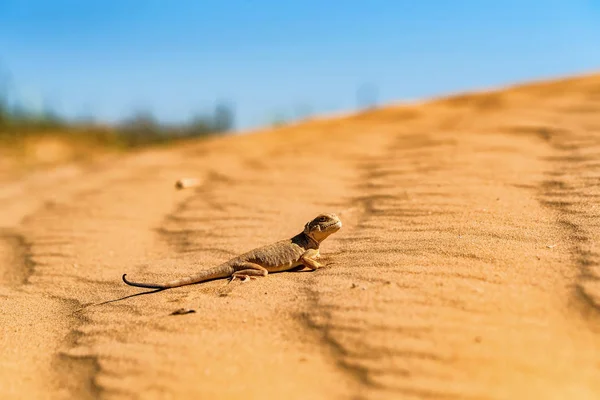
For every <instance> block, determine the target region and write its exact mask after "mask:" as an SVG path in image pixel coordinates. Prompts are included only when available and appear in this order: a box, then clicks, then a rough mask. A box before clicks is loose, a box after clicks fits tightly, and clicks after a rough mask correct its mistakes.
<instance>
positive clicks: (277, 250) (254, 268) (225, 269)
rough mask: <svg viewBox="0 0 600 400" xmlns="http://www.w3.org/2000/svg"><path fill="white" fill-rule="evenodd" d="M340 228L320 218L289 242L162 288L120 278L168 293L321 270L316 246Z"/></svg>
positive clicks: (331, 218)
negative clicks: (300, 269) (208, 283)
mask: <svg viewBox="0 0 600 400" xmlns="http://www.w3.org/2000/svg"><path fill="white" fill-rule="evenodd" d="M341 227H342V221H340V219H339V218H338V217H337V215H335V214H321V215H319V216H317V217H316V218H315V219H313V220H312V221H310V222H308V223H307V224H306V225H304V230H303V231H302V232H300V233H299V234H297V235H296V236H294V237H292V238H291V239H286V240H280V241H278V242H275V243H272V244H269V245H266V246H263V247H259V248H256V249H254V250H250V251H249V252H247V253H244V254H241V255H239V256H237V257H234V258H232V259H231V260H229V261H226V262H225V263H223V264H221V265H219V266H217V267H214V268H211V269H207V270H204V271H201V272H198V273H197V274H194V275H191V276H187V277H185V278H180V279H176V280H173V281H170V282H166V283H161V284H154V283H137V282H131V281H129V280H127V279H126V278H125V277H126V276H127V274H123V282H125V283H126V284H128V285H130V286H137V287H143V288H149V289H170V288H174V287H178V286H184V285H191V284H194V283H200V282H206V281H209V280H213V279H221V278H231V280H234V279H236V278H237V279H242V280H243V281H246V280H248V279H250V278H256V277H259V276H263V277H264V276H267V275H268V274H269V272H281V271H289V270H291V269H295V268H297V267H300V266H303V267H307V268H309V269H311V270H315V269H317V268H320V267H322V265H321V264H319V262H318V261H317V259H318V258H319V257H320V255H319V245H320V244H321V242H323V240H325V239H327V237H329V235H331V234H332V233H335V232H337V231H338V230H339V229H340V228H341Z"/></svg>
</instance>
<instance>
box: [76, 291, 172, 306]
mask: <svg viewBox="0 0 600 400" xmlns="http://www.w3.org/2000/svg"><path fill="white" fill-rule="evenodd" d="M164 290H166V289H154V290H149V291H146V292H140V293H134V294H128V295H127V296H122V297H119V298H116V299H112V300H106V301H103V302H100V303H92V304H87V305H85V306H83V307H81V308H80V309H78V310H76V311H81V310H84V309H86V308H88V307H93V306H102V305H105V304H109V303H115V302H117V301H122V300H126V299H129V298H131V297H137V296H142V295H145V294H152V293H158V292H162V291H164Z"/></svg>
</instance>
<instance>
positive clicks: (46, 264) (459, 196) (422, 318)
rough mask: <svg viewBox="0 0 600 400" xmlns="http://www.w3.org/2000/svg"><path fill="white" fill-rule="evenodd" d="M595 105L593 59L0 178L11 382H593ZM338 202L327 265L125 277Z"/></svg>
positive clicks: (325, 391) (61, 389)
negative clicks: (579, 73) (184, 180)
mask: <svg viewBox="0 0 600 400" xmlns="http://www.w3.org/2000/svg"><path fill="white" fill-rule="evenodd" d="M599 115H600V75H590V76H584V77H578V78H572V79H564V80H560V81H555V82H540V83H535V84H530V85H522V86H517V87H513V88H508V89H506V90H500V91H495V92H484V93H478V94H472V95H460V96H453V97H448V98H441V99H434V100H431V101H429V102H426V103H423V104H419V105H409V106H390V107H386V108H384V109H379V110H373V111H369V112H365V113H361V114H357V115H349V116H345V117H341V118H336V119H321V120H315V121H312V122H310V121H309V122H305V123H301V124H298V125H294V126H289V127H284V128H279V129H274V130H268V131H262V132H255V133H251V134H248V135H244V136H233V137H226V138H216V139H210V140H204V141H199V142H197V143H195V144H193V145H190V144H186V145H185V146H176V147H172V148H165V149H162V150H152V151H146V152H142V153H137V154H131V155H128V156H124V157H122V158H120V159H117V160H114V159H111V160H110V161H107V162H105V163H102V162H97V163H95V164H94V165H93V166H87V167H86V166H68V167H59V168H57V169H55V170H52V171H43V172H38V173H36V174H31V175H29V176H27V177H25V178H24V179H21V180H18V181H16V180H15V181H5V182H4V183H3V185H2V186H0V205H1V207H0V221H1V224H0V228H1V230H0V300H1V301H2V307H1V308H0V318H1V320H2V335H1V336H0V398H2V399H22V398H32V399H33V398H35V399H40V398H47V399H62V398H77V399H80V398H81V399H84V398H103V399H104V398H106V399H125V398H144V399H152V398H157V399H158V398H160V399H168V398H194V399H209V398H210V399H242V398H243V399H265V398H289V399H307V398H310V399H363V398H364V399H410V398H415V399H429V398H444V399H447V398H456V399H471V398H473V399H475V398H477V399H516V398H519V399H521V398H522V399H530V398H544V399H565V398H577V399H598V398H600V380H599V379H598V377H599V376H600V352H598V348H600V347H599V346H600V317H599V314H598V311H600V255H599V254H600V253H599V249H598V245H597V243H598V240H599V239H600V234H598V232H599V230H598V227H599V224H600V218H599V216H600V184H599V183H600V158H599V157H598V154H600V118H599ZM3 176H8V175H7V174H3ZM181 177H197V178H198V179H199V182H200V185H199V186H198V187H196V188H191V189H186V190H175V188H174V186H173V185H174V183H175V181H176V180H177V179H179V178H181ZM322 211H332V212H336V213H337V214H338V215H339V216H340V217H341V219H342V220H343V222H344V227H343V228H342V229H341V230H340V231H339V232H338V233H336V234H335V235H333V236H331V237H330V238H329V239H327V240H326V241H325V242H324V244H323V246H322V249H321V252H322V255H323V257H324V262H325V263H326V264H327V267H326V268H324V269H322V270H319V271H317V272H290V273H280V274H272V275H269V276H268V277H266V278H264V279H257V280H254V281H251V282H248V283H240V282H234V283H231V284H229V285H228V284H227V283H226V281H214V282H208V283H204V284H200V285H192V286H186V287H181V288H177V289H172V290H167V291H161V292H157V293H146V294H142V295H137V296H132V295H135V294H138V293H145V291H144V290H143V289H137V288H132V287H129V286H126V285H124V284H123V283H122V281H121V275H122V274H123V273H127V274H129V276H130V277H131V278H132V279H133V278H134V277H135V279H139V280H159V281H162V280H165V279H171V278H175V277H179V276H183V275H187V274H189V273H193V272H195V271H197V270H198V269H201V268H207V267H210V266H213V265H216V264H218V263H220V262H222V261H224V260H226V259H227V258H229V257H232V256H234V255H236V254H238V253H241V252H243V251H246V250H249V249H251V248H253V247H256V246H259V245H262V244H266V243H268V242H271V241H274V240H278V239H282V238H285V237H289V236H291V235H294V234H295V233H297V232H298V231H299V230H301V229H302V227H303V225H304V223H305V222H306V221H307V220H308V219H311V218H312V217H314V216H315V215H316V214H317V213H319V212H322ZM148 292H150V291H148ZM97 303H103V304H97ZM94 304H97V305H94ZM182 307H185V308H192V309H194V310H195V311H196V312H195V313H191V314H186V315H177V316H172V315H170V313H171V312H172V311H174V310H176V309H179V308H182Z"/></svg>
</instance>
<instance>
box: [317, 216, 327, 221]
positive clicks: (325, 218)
mask: <svg viewBox="0 0 600 400" xmlns="http://www.w3.org/2000/svg"><path fill="white" fill-rule="evenodd" d="M318 221H319V222H325V221H327V217H319V219H318Z"/></svg>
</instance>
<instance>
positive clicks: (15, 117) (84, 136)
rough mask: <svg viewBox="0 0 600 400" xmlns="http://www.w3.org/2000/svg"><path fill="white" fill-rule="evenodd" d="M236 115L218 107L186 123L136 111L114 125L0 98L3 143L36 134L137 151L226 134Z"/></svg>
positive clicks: (223, 105)
mask: <svg viewBox="0 0 600 400" xmlns="http://www.w3.org/2000/svg"><path fill="white" fill-rule="evenodd" d="M234 119H235V116H234V112H233V110H232V108H231V107H230V106H229V105H227V104H218V105H217V106H216V107H215V109H214V112H213V113H212V114H210V113H206V114H203V115H202V114H198V115H196V116H194V117H192V118H191V119H190V120H189V121H186V122H183V123H168V124H167V123H162V122H160V121H159V120H158V119H157V118H155V117H154V115H153V114H152V113H150V112H145V111H142V112H136V113H134V114H133V115H132V116H131V117H130V118H127V119H125V120H124V121H121V122H118V123H115V124H102V123H97V122H93V121H85V120H83V121H82V120H76V119H72V120H71V119H67V118H64V117H61V116H59V115H58V114H56V113H53V112H51V111H46V112H33V111H30V110H27V109H25V108H24V107H10V106H9V105H8V103H7V102H6V101H5V100H4V99H2V98H0V143H3V144H5V145H6V144H9V143H11V142H13V143H14V142H18V141H20V140H23V139H25V138H27V137H31V136H35V135H50V134H51V135H53V136H63V137H65V138H68V139H77V140H84V141H89V142H93V143H95V144H97V145H106V146H111V147H119V148H136V147H142V146H149V145H157V144H164V143H170V142H173V141H176V140H181V139H189V138H196V137H202V136H208V135H215V134H223V133H226V132H229V131H231V130H232V129H233V127H234Z"/></svg>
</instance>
